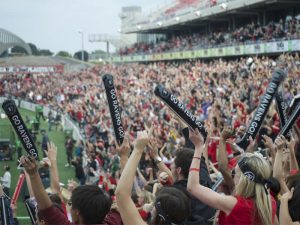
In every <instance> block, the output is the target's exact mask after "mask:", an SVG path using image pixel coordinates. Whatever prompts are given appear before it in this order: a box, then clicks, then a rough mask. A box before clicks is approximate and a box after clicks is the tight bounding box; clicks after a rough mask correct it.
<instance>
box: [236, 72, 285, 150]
mask: <svg viewBox="0 0 300 225" xmlns="http://www.w3.org/2000/svg"><path fill="white" fill-rule="evenodd" d="M285 77H286V74H285V72H284V71H283V70H281V69H276V70H275V71H274V73H273V74H272V78H271V81H270V83H269V85H268V87H267V90H266V92H265V94H264V95H263V97H262V99H261V101H260V103H259V106H258V107H257V110H256V112H255V115H254V116H253V119H252V121H251V122H250V125H249V126H248V129H247V131H246V133H245V134H244V136H243V137H242V139H241V140H240V141H239V142H238V143H236V144H237V145H238V146H239V147H241V148H243V149H244V150H245V149H246V148H247V146H248V145H249V137H250V136H251V137H252V139H253V140H254V139H255V137H256V135H257V133H258V131H259V129H260V127H261V125H262V123H263V121H264V119H265V116H266V114H267V112H268V109H269V107H270V105H271V103H272V99H273V97H274V95H275V93H276V92H277V89H278V87H279V85H280V83H281V82H282V81H283V80H284V78H285Z"/></svg>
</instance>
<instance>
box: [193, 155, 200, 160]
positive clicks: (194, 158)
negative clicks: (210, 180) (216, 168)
mask: <svg viewBox="0 0 300 225" xmlns="http://www.w3.org/2000/svg"><path fill="white" fill-rule="evenodd" d="M193 159H199V160H201V157H196V156H194V157H193Z"/></svg>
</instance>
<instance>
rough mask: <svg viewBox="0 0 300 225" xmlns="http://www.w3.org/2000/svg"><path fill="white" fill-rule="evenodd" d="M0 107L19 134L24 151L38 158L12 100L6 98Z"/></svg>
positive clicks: (32, 142)
mask: <svg viewBox="0 0 300 225" xmlns="http://www.w3.org/2000/svg"><path fill="white" fill-rule="evenodd" d="M2 108H3V110H4V112H5V113H6V115H7V117H8V119H9V120H10V122H11V124H12V126H13V128H14V129H15V131H16V134H17V135H18V136H19V138H20V140H21V143H22V145H23V147H24V149H25V151H26V152H27V153H28V154H29V155H30V156H32V157H33V158H35V159H36V160H38V158H39V157H38V150H37V148H36V146H35V144H34V141H33V139H32V137H31V135H30V133H29V132H28V130H27V127H26V125H25V123H24V121H23V119H22V117H21V115H20V113H19V111H18V108H17V106H16V104H15V101H13V100H6V101H4V102H3V104H2Z"/></svg>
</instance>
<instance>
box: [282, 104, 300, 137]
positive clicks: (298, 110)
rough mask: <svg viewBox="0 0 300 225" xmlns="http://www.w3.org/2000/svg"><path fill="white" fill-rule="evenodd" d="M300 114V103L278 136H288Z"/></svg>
mask: <svg viewBox="0 0 300 225" xmlns="http://www.w3.org/2000/svg"><path fill="white" fill-rule="evenodd" d="M299 116H300V103H299V104H298V105H297V107H296V109H295V110H294V111H293V113H292V115H291V116H290V117H289V119H288V121H287V122H286V124H285V125H284V127H283V128H282V129H281V130H280V132H279V134H278V136H280V135H283V136H285V137H288V134H289V131H290V130H291V129H292V127H293V125H294V123H295V122H296V120H297V119H298V117H299Z"/></svg>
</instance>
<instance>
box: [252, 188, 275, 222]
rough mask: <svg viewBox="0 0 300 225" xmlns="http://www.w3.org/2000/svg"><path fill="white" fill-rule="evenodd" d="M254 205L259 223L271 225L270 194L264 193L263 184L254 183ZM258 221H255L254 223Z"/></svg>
mask: <svg viewBox="0 0 300 225" xmlns="http://www.w3.org/2000/svg"><path fill="white" fill-rule="evenodd" d="M255 196H256V197H255V206H256V209H257V216H256V218H257V217H258V218H259V221H260V223H261V225H272V224H273V223H272V202H271V195H270V194H267V193H266V190H265V188H264V186H263V185H260V184H256V185H255ZM257 222H258V221H255V223H254V224H256V223H257Z"/></svg>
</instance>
